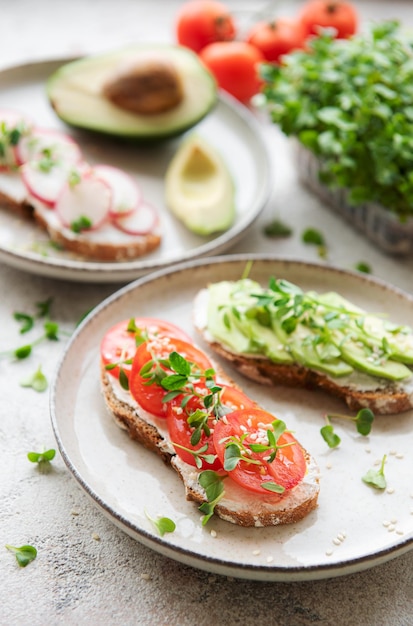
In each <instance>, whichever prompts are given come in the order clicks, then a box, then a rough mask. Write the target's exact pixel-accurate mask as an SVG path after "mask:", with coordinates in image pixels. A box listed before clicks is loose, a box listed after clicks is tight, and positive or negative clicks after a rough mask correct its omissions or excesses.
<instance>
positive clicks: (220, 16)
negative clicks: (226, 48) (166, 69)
mask: <svg viewBox="0 0 413 626" xmlns="http://www.w3.org/2000/svg"><path fill="white" fill-rule="evenodd" d="M235 32H236V28H235V23H234V20H233V18H232V16H231V15H230V13H229V11H228V9H227V7H226V6H225V5H224V4H222V3H221V2H216V1H215V0H193V1H192V2H185V4H183V5H182V7H181V8H180V10H179V12H178V15H177V19H176V37H177V40H178V43H180V44H181V46H186V47H187V48H190V49H191V50H194V52H197V53H198V52H200V51H201V50H202V48H205V46H207V45H208V44H210V43H214V42H215V41H231V40H232V39H234V37H235Z"/></svg>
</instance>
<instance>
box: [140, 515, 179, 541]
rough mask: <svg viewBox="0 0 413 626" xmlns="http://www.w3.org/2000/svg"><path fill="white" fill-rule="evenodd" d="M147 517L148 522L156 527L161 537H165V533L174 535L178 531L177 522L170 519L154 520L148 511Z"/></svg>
mask: <svg viewBox="0 0 413 626" xmlns="http://www.w3.org/2000/svg"><path fill="white" fill-rule="evenodd" d="M145 515H146V517H147V518H148V520H149V521H150V522H151V523H152V524H153V525H154V527H155V528H156V530H157V531H158V533H159V534H160V536H161V537H163V536H164V535H165V533H173V532H174V530H175V529H176V524H175V522H174V521H173V520H172V519H170V518H169V517H157V518H153V517H151V516H150V515H149V513H148V512H147V511H145Z"/></svg>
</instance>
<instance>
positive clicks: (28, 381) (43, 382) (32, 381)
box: [20, 365, 48, 393]
mask: <svg viewBox="0 0 413 626" xmlns="http://www.w3.org/2000/svg"><path fill="white" fill-rule="evenodd" d="M47 384H48V383H47V378H46V376H45V375H44V374H43V372H42V368H41V366H40V365H39V367H38V368H37V370H36V371H35V372H34V374H32V375H31V376H29V377H28V378H24V379H23V380H21V381H20V386H21V387H31V388H32V389H34V391H38V392H39V393H41V392H42V391H46V389H47Z"/></svg>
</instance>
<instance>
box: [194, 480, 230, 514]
mask: <svg viewBox="0 0 413 626" xmlns="http://www.w3.org/2000/svg"><path fill="white" fill-rule="evenodd" d="M224 478H225V476H221V475H220V474H218V473H217V472H214V471H213V470H204V471H203V472H201V473H200V474H199V476H198V482H199V484H200V485H201V487H203V488H204V490H205V494H206V497H207V502H203V503H202V504H201V506H200V507H199V510H200V511H201V513H204V516H203V517H202V526H205V525H206V524H207V523H208V521H209V520H210V518H211V517H212V516H213V514H214V509H215V507H216V505H217V504H218V502H219V501H220V500H222V498H223V497H224V495H225V490H224V484H223V480H224Z"/></svg>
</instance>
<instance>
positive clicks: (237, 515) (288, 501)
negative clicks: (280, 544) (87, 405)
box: [101, 366, 320, 527]
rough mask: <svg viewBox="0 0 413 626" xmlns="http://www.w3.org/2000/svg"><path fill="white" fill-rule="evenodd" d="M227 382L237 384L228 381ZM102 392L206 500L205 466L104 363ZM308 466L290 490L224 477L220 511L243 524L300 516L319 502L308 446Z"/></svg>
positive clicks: (188, 489) (121, 419)
mask: <svg viewBox="0 0 413 626" xmlns="http://www.w3.org/2000/svg"><path fill="white" fill-rule="evenodd" d="M227 382H228V384H233V383H232V382H231V381H227ZM101 386H102V393H103V397H104V400H105V403H106V406H107V408H108V409H109V412H110V414H111V415H112V417H113V418H114V419H115V421H116V423H117V424H118V425H119V426H120V427H121V428H123V429H125V430H126V431H127V432H128V434H129V436H130V437H131V438H132V439H134V440H136V441H138V442H139V443H140V444H142V445H143V446H145V447H146V448H147V449H149V450H151V451H153V452H155V453H156V454H158V455H159V456H160V457H161V458H162V460H163V461H164V462H165V463H166V464H167V465H170V466H171V467H172V468H173V469H174V470H175V471H176V472H177V473H178V474H179V476H180V478H181V480H182V482H183V484H184V487H185V493H186V498H187V500H191V501H194V502H195V503H197V504H198V505H201V504H202V503H204V502H207V497H206V493H205V491H204V489H203V487H201V485H200V484H199V482H198V476H199V473H200V470H197V468H196V467H194V466H192V465H188V464H187V463H185V462H184V461H182V460H181V459H180V457H179V456H178V455H176V453H175V451H174V448H173V446H172V444H171V442H170V441H169V439H168V432H167V429H166V428H165V427H164V426H163V424H162V420H160V419H157V418H156V417H154V416H151V415H150V414H148V413H146V412H145V411H143V410H142V409H141V408H140V407H139V406H138V405H137V403H136V402H135V401H134V399H133V398H132V396H131V395H130V393H129V392H127V391H124V390H123V389H122V388H121V386H120V384H119V382H118V381H117V379H115V378H114V377H113V376H111V375H110V374H109V373H108V372H107V370H106V369H105V368H104V366H102V367H101ZM304 454H305V458H306V463H307V472H306V475H305V476H304V478H303V480H302V481H301V482H300V483H299V484H298V485H297V486H296V487H294V488H293V489H291V490H290V491H287V492H285V494H282V495H277V494H268V495H263V496H261V495H258V494H254V493H251V492H249V491H247V490H246V489H243V488H242V487H240V486H238V485H237V484H236V483H235V482H234V481H232V480H231V478H229V477H226V478H225V482H224V488H225V494H224V497H223V498H222V499H221V500H220V501H219V503H218V504H217V505H216V506H215V509H214V512H215V513H216V515H218V517H220V518H221V519H223V520H226V521H228V522H231V523H233V524H237V525H239V526H248V527H263V526H276V525H278V524H290V523H294V522H298V521H300V520H301V519H303V518H304V517H305V516H306V515H308V514H309V513H310V512H311V511H312V510H313V509H315V508H316V506H317V499H318V494H319V489H320V487H319V470H318V467H317V464H316V462H315V460H314V458H313V457H312V456H311V455H310V454H309V453H308V452H307V451H304Z"/></svg>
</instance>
